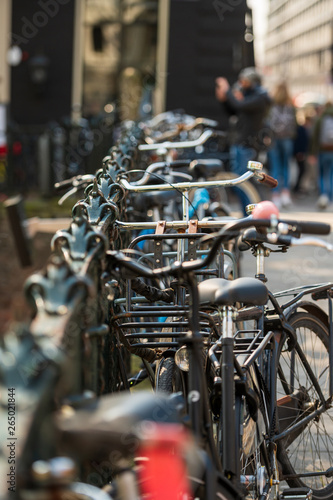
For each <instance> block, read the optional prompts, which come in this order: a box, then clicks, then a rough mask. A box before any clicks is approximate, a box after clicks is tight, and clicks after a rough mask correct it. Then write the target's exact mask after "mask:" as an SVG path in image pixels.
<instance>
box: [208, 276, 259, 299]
mask: <svg viewBox="0 0 333 500" xmlns="http://www.w3.org/2000/svg"><path fill="white" fill-rule="evenodd" d="M198 290H199V300H200V303H201V304H210V305H219V306H231V305H232V304H234V303H235V302H242V303H243V304H246V305H249V306H262V305H264V304H266V302H267V299H268V291H267V288H266V285H265V284H264V283H262V282H261V281H259V280H257V279H256V278H237V279H235V280H233V281H230V280H226V279H223V278H212V279H208V280H205V281H202V282H201V283H199V285H198Z"/></svg>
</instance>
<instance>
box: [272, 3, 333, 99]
mask: <svg viewBox="0 0 333 500" xmlns="http://www.w3.org/2000/svg"><path fill="white" fill-rule="evenodd" d="M332 47H333V1H332V0H270V1H269V14H268V27H267V36H266V47H265V73H266V77H267V83H268V84H269V85H270V86H271V85H274V83H276V82H277V81H279V80H282V79H284V80H286V81H287V82H288V84H289V86H290V89H291V92H292V94H293V95H294V96H295V95H297V94H300V93H302V92H306V91H311V92H316V93H320V94H323V95H325V96H326V97H327V99H330V100H332V99H333V49H332Z"/></svg>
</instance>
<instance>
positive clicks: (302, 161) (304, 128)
mask: <svg viewBox="0 0 333 500" xmlns="http://www.w3.org/2000/svg"><path fill="white" fill-rule="evenodd" d="M310 128H311V118H310V117H309V116H305V118H304V123H301V121H299V120H298V121H297V128H296V135H295V139H294V158H295V160H296V163H297V167H298V172H297V179H296V182H295V185H294V187H293V189H292V191H293V193H294V194H296V195H297V194H303V193H304V194H305V191H304V189H303V188H302V181H303V179H304V176H305V173H306V168H307V164H306V162H307V156H308V153H309V148H310Z"/></svg>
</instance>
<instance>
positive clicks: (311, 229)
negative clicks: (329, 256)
mask: <svg viewBox="0 0 333 500" xmlns="http://www.w3.org/2000/svg"><path fill="white" fill-rule="evenodd" d="M285 222H286V223H287V224H289V225H290V226H297V228H298V231H299V232H300V233H303V234H319V235H322V236H323V235H327V234H329V233H330V232H331V226H330V224H326V223H324V222H313V221H295V220H288V221H285Z"/></svg>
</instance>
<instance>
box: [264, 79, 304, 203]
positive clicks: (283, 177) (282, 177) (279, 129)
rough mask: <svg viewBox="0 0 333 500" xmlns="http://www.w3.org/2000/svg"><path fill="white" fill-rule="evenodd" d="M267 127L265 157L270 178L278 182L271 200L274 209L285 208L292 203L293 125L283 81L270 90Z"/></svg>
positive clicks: (291, 106) (293, 115) (294, 119)
mask: <svg viewBox="0 0 333 500" xmlns="http://www.w3.org/2000/svg"><path fill="white" fill-rule="evenodd" d="M268 126H269V128H270V130H271V141H272V142H271V147H270V149H269V151H268V155H267V156H268V161H269V165H270V170H271V175H272V176H273V177H274V178H275V179H277V180H278V182H279V185H278V187H276V188H275V189H274V190H273V195H272V201H273V202H274V203H275V204H276V205H277V207H278V208H280V207H281V206H282V207H288V206H290V205H291V203H292V202H291V197H290V186H289V182H290V179H289V177H290V175H289V174H290V161H291V158H292V155H293V143H294V138H295V135H296V128H297V122H296V112H295V108H294V106H293V103H292V99H291V96H290V94H289V90H288V87H287V84H286V83H285V82H281V83H279V84H278V85H277V86H276V88H275V90H274V93H273V105H272V107H271V110H270V114H269V117H268Z"/></svg>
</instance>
